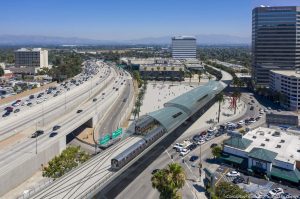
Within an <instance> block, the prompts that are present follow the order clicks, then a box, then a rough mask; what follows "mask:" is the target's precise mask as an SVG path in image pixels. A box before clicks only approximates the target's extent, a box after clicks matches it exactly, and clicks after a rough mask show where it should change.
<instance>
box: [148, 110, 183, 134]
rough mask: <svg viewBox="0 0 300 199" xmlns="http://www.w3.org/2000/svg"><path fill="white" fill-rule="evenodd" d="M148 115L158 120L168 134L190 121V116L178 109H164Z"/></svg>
mask: <svg viewBox="0 0 300 199" xmlns="http://www.w3.org/2000/svg"><path fill="white" fill-rule="evenodd" d="M148 115H149V116H151V117H153V118H154V119H155V120H157V121H158V122H159V123H160V124H161V125H162V126H163V127H164V128H166V130H167V131H168V132H171V131H172V130H174V129H175V128H177V127H178V126H179V125H180V124H182V123H183V122H184V121H185V120H186V119H188V115H187V114H186V113H185V112H184V111H182V110H180V109H179V108H176V107H164V108H162V109H160V110H157V111H154V112H151V113H149V114H148Z"/></svg>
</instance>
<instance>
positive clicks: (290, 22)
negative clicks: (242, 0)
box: [252, 6, 300, 86]
mask: <svg viewBox="0 0 300 199" xmlns="http://www.w3.org/2000/svg"><path fill="white" fill-rule="evenodd" d="M252 55H253V59H252V78H253V80H254V83H255V85H261V86H268V84H269V81H270V78H269V71H270V70H278V69H279V70H285V69H296V68H300V7H297V6H284V7H283V6H282V7H264V6H261V7H257V8H254V9H253V11H252Z"/></svg>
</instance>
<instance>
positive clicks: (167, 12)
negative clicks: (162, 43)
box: [0, 0, 300, 40]
mask: <svg viewBox="0 0 300 199" xmlns="http://www.w3.org/2000/svg"><path fill="white" fill-rule="evenodd" d="M0 3H1V4H0V5H1V6H0V8H1V11H0V35H3V34H13V35H45V36H63V37H82V38H92V39H103V40H124V39H137V38H144V37H159V36H169V35H181V34H184V35H196V34H228V35H235V36H241V37H250V35H251V11H252V9H253V8H254V7H256V6H259V5H270V6H275V5H299V6H300V0H0Z"/></svg>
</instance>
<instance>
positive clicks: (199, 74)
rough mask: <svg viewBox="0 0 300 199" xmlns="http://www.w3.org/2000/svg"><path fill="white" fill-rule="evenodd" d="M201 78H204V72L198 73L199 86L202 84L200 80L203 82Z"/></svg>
mask: <svg viewBox="0 0 300 199" xmlns="http://www.w3.org/2000/svg"><path fill="white" fill-rule="evenodd" d="M201 78H202V72H201V71H199V72H198V80H199V84H200V80H201Z"/></svg>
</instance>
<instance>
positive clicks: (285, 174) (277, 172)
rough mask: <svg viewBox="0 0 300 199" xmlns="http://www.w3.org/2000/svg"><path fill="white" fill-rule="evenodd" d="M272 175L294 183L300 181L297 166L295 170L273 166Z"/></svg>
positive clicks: (299, 172)
mask: <svg viewBox="0 0 300 199" xmlns="http://www.w3.org/2000/svg"><path fill="white" fill-rule="evenodd" d="M271 176H274V177H277V178H281V179H284V180H287V181H290V182H294V183H299V181H300V171H299V170H298V169H297V168H296V169H295V170H286V169H281V168H278V167H274V166H273V167H272V170H271Z"/></svg>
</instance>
